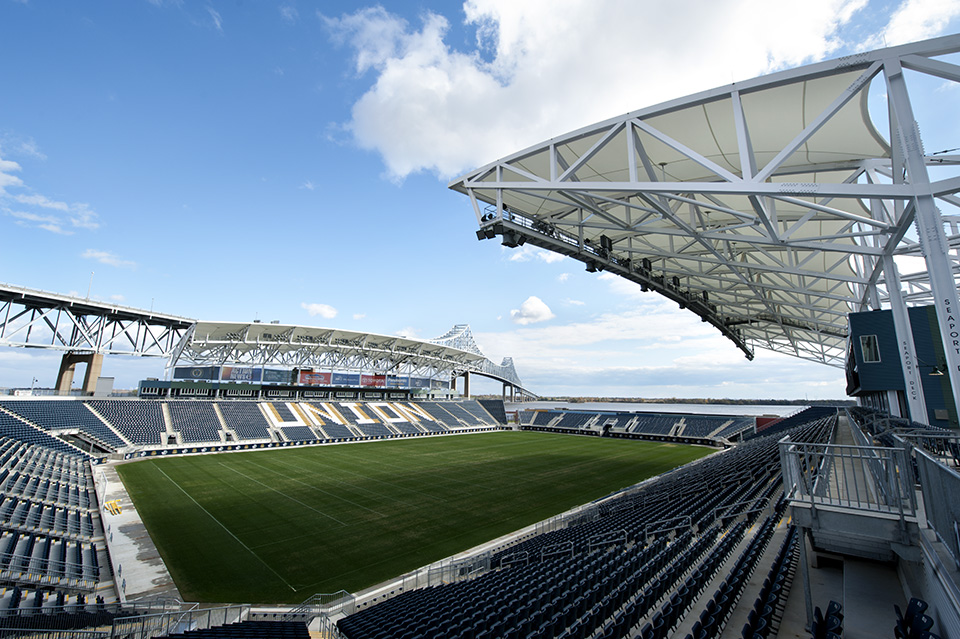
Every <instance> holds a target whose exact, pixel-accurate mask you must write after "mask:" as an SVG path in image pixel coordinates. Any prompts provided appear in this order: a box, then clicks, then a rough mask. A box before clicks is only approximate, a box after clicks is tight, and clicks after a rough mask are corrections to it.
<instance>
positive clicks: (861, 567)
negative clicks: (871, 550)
mask: <svg viewBox="0 0 960 639" xmlns="http://www.w3.org/2000/svg"><path fill="white" fill-rule="evenodd" d="M906 602H907V600H906V598H905V596H904V594H903V588H902V587H901V586H900V580H899V579H898V578H897V571H896V569H895V568H894V567H893V566H892V565H891V564H882V563H877V562H871V561H863V560H860V559H851V558H845V559H844V562H843V601H842V602H841V603H842V604H843V637H844V639H875V638H876V637H892V636H893V628H894V626H895V625H896V622H897V614H896V612H894V610H893V606H894V604H896V605H898V606H900V609H901V610H904V609H905V607H906ZM828 603H829V602H827V601H825V602H822V603H818V604H817V605H819V606H820V607H821V609H823V608H825V607H826V605H827V604H828Z"/></svg>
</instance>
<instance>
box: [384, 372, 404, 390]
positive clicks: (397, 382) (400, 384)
mask: <svg viewBox="0 0 960 639" xmlns="http://www.w3.org/2000/svg"><path fill="white" fill-rule="evenodd" d="M409 386H410V378H409V377H397V376H396V375H387V388H407V387H409Z"/></svg>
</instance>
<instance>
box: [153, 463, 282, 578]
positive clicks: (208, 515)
mask: <svg viewBox="0 0 960 639" xmlns="http://www.w3.org/2000/svg"><path fill="white" fill-rule="evenodd" d="M153 467H154V468H156V469H157V470H159V471H160V474H161V475H163V476H164V477H166V478H167V479H169V480H170V483H171V484H173V485H174V486H176V487H177V488H179V489H180V492H182V493H183V494H184V495H186V496H187V499H189V500H190V501H192V502H193V503H194V504H196V505H197V508H199V509H200V510H202V511H203V512H204V513H206V515H207V517H209V518H210V519H212V520H213V521H215V522H216V523H217V525H218V526H220V527H221V528H223V529H224V530H225V531H227V534H228V535H230V536H231V537H233V538H234V539H235V540H236V542H237V543H238V544H240V545H241V546H243V547H244V548H245V549H246V550H247V552H248V553H250V554H251V555H253V556H254V557H255V558H256V560H257V561H259V562H260V563H262V564H263V565H264V566H266V567H267V570H269V571H270V572H272V573H273V574H275V575H276V576H277V579H279V580H280V581H282V582H283V583H284V585H285V586H286V587H287V588H289V589H290V590H292V591H294V592H296V591H297V589H296V588H294V587H293V586H291V585H290V582H289V581H287V580H286V579H284V578H283V576H281V575H280V573H278V572H277V571H276V570H274V569H273V567H272V566H270V564H268V563H267V562H265V561H264V560H263V559H261V558H260V556H259V555H257V553H255V552H253V551H252V550H251V549H250V546H248V545H246V544H245V543H243V542H242V541H241V540H240V538H239V537H237V536H236V535H234V534H233V531H231V530H230V529H229V528H227V527H226V526H224V525H223V523H222V522H221V521H220V520H219V519H217V518H216V517H214V516H213V515H212V514H211V513H210V511H209V510H207V509H206V508H204V507H203V506H202V505H201V504H200V502H198V501H197V500H196V499H194V498H193V496H192V495H191V494H190V493H188V492H187V491H186V490H184V488H183V486H181V485H180V484H178V483H177V482H176V481H174V480H173V478H172V477H170V475H168V474H167V473H165V472H163V469H162V468H160V467H159V466H157V465H156V464H154V466H153Z"/></svg>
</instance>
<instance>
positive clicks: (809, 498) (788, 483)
mask: <svg viewBox="0 0 960 639" xmlns="http://www.w3.org/2000/svg"><path fill="white" fill-rule="evenodd" d="M780 462H781V467H782V469H783V481H784V494H785V495H786V496H787V498H789V499H792V500H794V501H800V502H807V503H809V504H810V506H811V507H817V506H824V505H830V506H839V507H843V508H849V509H855V510H865V511H872V512H886V513H892V514H896V515H898V516H899V517H900V518H901V519H903V517H905V516H913V515H916V510H917V504H916V495H915V493H914V489H913V469H912V467H911V465H910V463H909V457H908V455H907V451H906V450H904V449H902V448H883V447H878V446H845V445H839V444H813V443H796V442H790V441H788V440H786V438H784V439H783V440H781V441H780Z"/></svg>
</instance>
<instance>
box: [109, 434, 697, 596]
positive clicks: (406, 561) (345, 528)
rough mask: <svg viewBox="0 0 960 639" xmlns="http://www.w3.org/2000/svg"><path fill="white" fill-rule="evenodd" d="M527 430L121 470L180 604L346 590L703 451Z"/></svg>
mask: <svg viewBox="0 0 960 639" xmlns="http://www.w3.org/2000/svg"><path fill="white" fill-rule="evenodd" d="M710 452H713V451H711V450H710V449H707V448H702V447H694V446H679V445H675V444H660V443H651V442H639V441H629V440H621V439H601V438H594V437H575V436H570V435H555V434H546V433H532V432H497V433H486V434H476V435H460V436H448V437H431V438H422V439H420V438H418V439H403V440H396V441H383V442H375V443H357V444H344V445H338V446H315V447H305V448H295V449H282V450H270V451H256V452H243V453H229V454H219V455H200V456H193V457H175V458H150V459H147V460H143V461H138V462H135V463H129V464H123V465H120V466H119V467H118V470H119V472H120V477H121V478H122V479H123V482H124V484H125V485H126V487H127V491H128V492H129V494H130V496H131V497H132V498H133V500H134V503H135V504H136V507H137V509H138V510H139V511H140V515H141V517H142V518H143V521H144V523H145V524H146V525H147V528H148V530H149V531H150V535H151V537H152V538H153V540H154V542H155V543H156V545H157V547H158V549H159V551H160V554H161V555H162V556H163V559H164V561H165V563H166V565H167V567H168V568H169V570H170V572H171V574H172V576H173V578H174V580H175V581H176V583H177V586H178V587H179V589H180V592H181V594H182V595H183V597H184V598H185V599H186V600H191V601H202V602H247V603H298V602H300V601H303V600H305V599H306V598H307V597H309V596H310V595H312V594H314V593H318V592H336V591H337V590H340V589H341V588H342V589H345V590H348V591H350V592H355V591H357V590H360V589H362V588H365V587H367V586H371V585H374V584H376V583H380V582H382V581H385V580H387V579H390V578H392V577H395V576H398V575H400V574H403V573H405V572H407V571H410V570H414V569H416V568H419V567H420V566H423V565H426V564H428V563H430V562H433V561H436V560H438V559H442V558H443V557H447V556H449V555H452V554H455V553H457V552H460V551H463V550H466V549H468V548H471V547H473V546H476V545H478V544H481V543H483V542H485V541H489V540H490V539H493V538H496V537H498V536H500V535H504V534H507V533H509V532H512V531H514V530H517V529H519V528H522V527H523V526H526V525H528V524H532V523H534V522H537V521H540V520H542V519H546V518H547V517H550V516H552V515H555V514H558V513H561V512H563V511H565V510H567V509H569V508H572V507H573V506H576V505H578V504H583V503H586V502H589V501H591V500H593V499H597V498H599V497H602V496H604V495H606V494H609V493H610V492H613V491H615V490H618V489H620V488H623V487H626V486H630V485H632V484H634V483H636V482H639V481H642V480H643V479H646V478H647V477H651V476H653V475H656V474H659V473H662V472H665V471H667V470H670V469H672V468H675V467H677V466H679V465H682V464H685V463H687V462H689V461H692V460H694V459H697V458H699V457H702V456H704V455H706V454H709V453H710Z"/></svg>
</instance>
